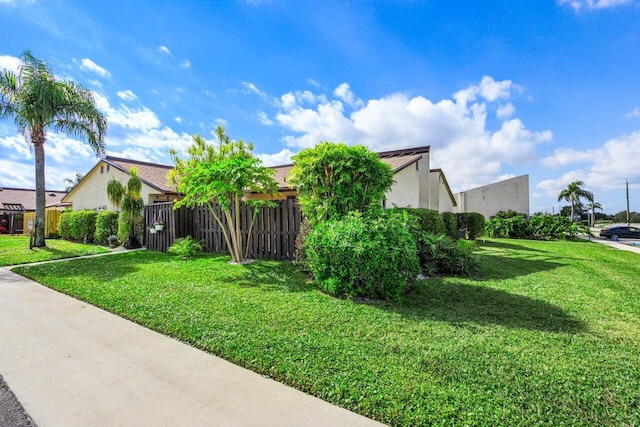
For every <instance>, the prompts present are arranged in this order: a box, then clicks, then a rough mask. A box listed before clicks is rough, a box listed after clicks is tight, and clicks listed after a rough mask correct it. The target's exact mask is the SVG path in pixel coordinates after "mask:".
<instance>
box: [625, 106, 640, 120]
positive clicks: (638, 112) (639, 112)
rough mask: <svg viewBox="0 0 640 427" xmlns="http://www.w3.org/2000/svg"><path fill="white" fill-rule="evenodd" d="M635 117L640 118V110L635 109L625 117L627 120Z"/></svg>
mask: <svg viewBox="0 0 640 427" xmlns="http://www.w3.org/2000/svg"><path fill="white" fill-rule="evenodd" d="M634 117H640V108H638V107H635V108H634V109H633V110H631V111H629V112H628V113H627V114H625V115H624V118H625V119H632V118H634Z"/></svg>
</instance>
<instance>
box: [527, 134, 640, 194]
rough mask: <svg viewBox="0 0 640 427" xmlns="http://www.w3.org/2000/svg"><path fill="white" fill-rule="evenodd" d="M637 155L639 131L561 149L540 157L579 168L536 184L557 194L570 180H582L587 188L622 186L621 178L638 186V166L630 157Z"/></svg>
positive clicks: (606, 188)
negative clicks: (577, 164) (582, 146)
mask: <svg viewBox="0 0 640 427" xmlns="http://www.w3.org/2000/svg"><path fill="white" fill-rule="evenodd" d="M637 158H640V131H636V132H633V133H632V134H630V135H623V136H620V137H618V138H615V139H612V140H610V141H607V142H606V143H605V144H604V145H603V146H602V147H600V148H596V149H589V150H585V151H578V150H571V149H562V150H556V152H555V153H554V155H553V156H551V157H549V158H546V159H544V164H545V165H547V166H549V165H551V166H556V165H558V166H562V165H567V164H571V163H574V162H581V163H583V164H584V166H583V167H582V168H579V169H574V170H570V171H568V172H565V173H564V174H562V175H561V176H560V178H558V179H555V180H553V179H548V180H544V181H542V182H540V183H539V184H538V188H540V189H542V190H544V191H546V192H547V194H548V195H550V196H553V195H554V194H555V195H556V197H557V194H558V192H559V191H560V190H561V189H562V188H564V187H566V186H567V184H569V183H570V182H572V181H578V180H579V181H584V183H585V186H586V187H587V188H589V189H595V190H599V191H608V190H614V189H619V188H622V187H623V186H624V185H625V180H628V181H629V186H630V187H635V188H640V169H638V167H637V162H634V161H633V160H632V159H637Z"/></svg>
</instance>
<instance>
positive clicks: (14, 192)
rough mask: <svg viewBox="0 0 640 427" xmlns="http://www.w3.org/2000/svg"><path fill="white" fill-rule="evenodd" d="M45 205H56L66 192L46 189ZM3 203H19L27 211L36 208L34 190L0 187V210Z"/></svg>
mask: <svg viewBox="0 0 640 427" xmlns="http://www.w3.org/2000/svg"><path fill="white" fill-rule="evenodd" d="M45 194H46V196H45V197H46V202H45V203H46V206H53V205H57V204H59V203H60V202H61V201H62V198H63V197H64V196H65V195H66V194H67V193H66V192H64V191H47V192H46V193H45ZM4 203H7V204H14V205H16V204H20V205H22V206H24V209H25V210H27V211H34V210H36V190H29V189H26V188H6V187H5V188H0V210H3V209H4Z"/></svg>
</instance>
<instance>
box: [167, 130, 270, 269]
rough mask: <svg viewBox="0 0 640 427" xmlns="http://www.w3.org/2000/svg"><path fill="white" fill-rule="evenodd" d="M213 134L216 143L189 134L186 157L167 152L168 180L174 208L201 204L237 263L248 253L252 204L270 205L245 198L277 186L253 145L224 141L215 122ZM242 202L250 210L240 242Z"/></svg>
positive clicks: (224, 133)
mask: <svg viewBox="0 0 640 427" xmlns="http://www.w3.org/2000/svg"><path fill="white" fill-rule="evenodd" d="M216 134H217V140H218V146H217V147H216V146H215V145H214V144H211V143H209V142H208V141H206V140H205V139H204V138H202V137H201V136H200V135H194V136H193V144H192V145H191V147H189V149H188V153H189V155H190V158H188V159H186V160H183V159H180V158H179V157H178V154H177V152H176V151H175V150H171V151H170V153H171V156H172V158H173V161H174V164H175V167H174V169H173V170H172V171H171V172H169V176H168V178H169V181H170V182H171V183H173V184H174V185H176V188H177V191H178V193H179V194H180V195H182V196H183V198H182V200H180V201H178V202H177V203H176V204H175V205H174V209H177V208H179V207H180V206H188V207H196V206H206V207H207V208H208V209H209V212H211V214H212V215H213V217H214V219H215V220H216V222H217V223H218V224H219V225H220V228H221V229H222V234H223V236H224V239H225V242H226V243H227V247H228V248H229V253H230V254H231V259H232V261H233V262H242V261H245V260H246V259H247V258H248V257H249V248H250V247H251V231H252V229H253V224H254V223H255V220H256V218H257V217H258V209H257V208H258V207H260V206H273V205H274V203H273V202H270V201H268V200H256V199H247V198H246V197H245V196H247V195H248V194H250V193H261V194H264V195H271V194H273V193H275V192H276V191H277V189H278V185H277V183H276V181H275V180H274V178H273V176H274V174H275V170H273V169H271V168H268V167H266V166H263V165H262V161H261V160H260V159H258V158H257V157H254V155H253V144H246V143H245V142H244V141H242V140H238V141H236V140H232V139H230V138H229V137H228V136H227V134H226V131H225V129H224V128H223V127H222V126H218V128H217V130H216ZM242 201H244V202H245V203H246V204H247V205H249V206H251V207H253V208H254V210H253V216H252V220H251V223H250V224H249V228H248V230H247V233H246V234H247V236H248V237H247V239H246V242H245V241H244V240H243V234H244V233H243V232H244V231H245V230H243V229H242V225H241V216H240V207H241V202H242ZM216 204H218V205H220V207H221V209H222V215H218V213H217V212H216V209H215V205H216Z"/></svg>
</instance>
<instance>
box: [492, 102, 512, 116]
mask: <svg viewBox="0 0 640 427" xmlns="http://www.w3.org/2000/svg"><path fill="white" fill-rule="evenodd" d="M515 112H516V107H514V106H513V104H512V103H510V102H507V103H506V104H505V105H501V106H499V107H498V110H497V111H496V116H498V118H499V119H508V118H509V117H511V116H513V114H514V113H515Z"/></svg>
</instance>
